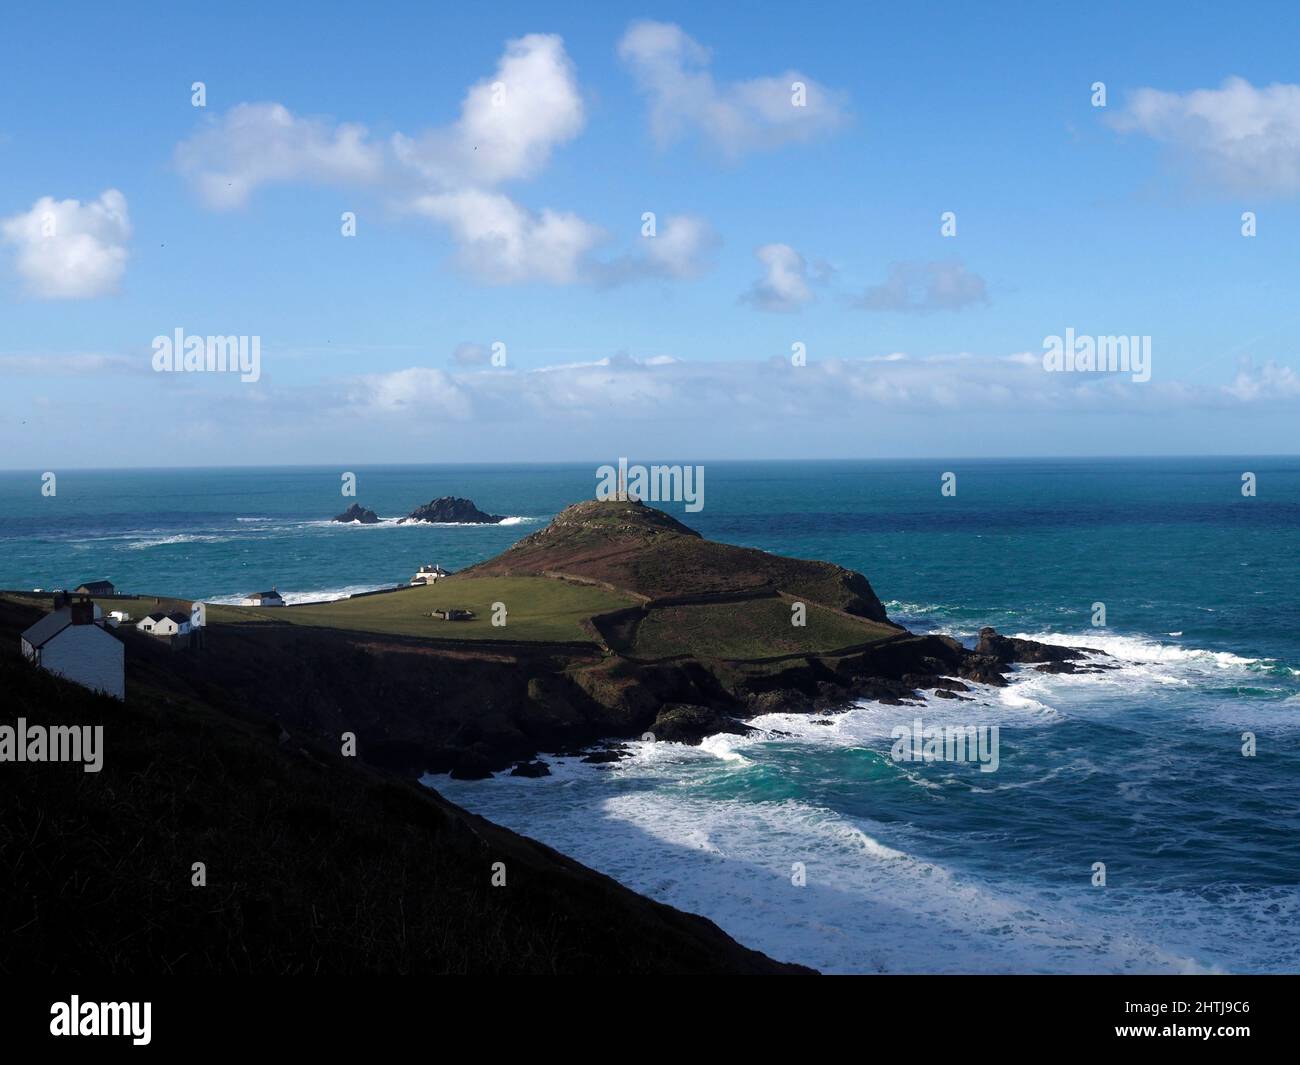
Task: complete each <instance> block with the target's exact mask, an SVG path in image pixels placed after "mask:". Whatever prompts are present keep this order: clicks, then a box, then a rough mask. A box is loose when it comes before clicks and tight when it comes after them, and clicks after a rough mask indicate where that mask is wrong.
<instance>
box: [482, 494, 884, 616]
mask: <svg viewBox="0 0 1300 1065" xmlns="http://www.w3.org/2000/svg"><path fill="white" fill-rule="evenodd" d="M463 572H464V573H465V574H470V575H488V574H492V575H514V576H523V575H537V574H551V575H558V576H564V577H569V578H576V579H581V580H589V581H595V582H597V583H600V584H605V585H609V586H613V587H614V588H617V589H619V590H622V591H628V592H632V593H634V594H636V595H639V596H643V597H645V598H646V599H651V600H655V599H665V598H675V597H683V596H688V597H694V596H708V595H728V594H741V593H754V594H762V593H774V592H785V593H787V594H789V595H792V596H798V597H803V598H806V599H809V600H812V601H813V602H817V603H821V604H822V605H824V606H829V607H833V608H835V609H838V610H842V611H844V612H846V613H849V614H853V615H856V616H858V617H862V618H868V619H870V620H872V621H879V622H887V621H888V620H889V619H888V617H887V616H886V614H885V608H884V607H883V606H882V605H881V603H880V600H879V599H878V598H877V597H876V593H875V592H874V591H873V590H872V588H871V584H870V583H869V582H868V581H867V578H866V577H864V576H862V574H860V573H855V572H854V571H852V570H848V569H845V568H844V567H843V566H836V565H832V564H831V563H829V562H812V561H806V560H804V559H797V558H785V557H783V556H781V555H771V554H768V553H767V552H765V551H758V550H756V549H754V548H750V547H735V546H733V545H731V544H722V543H717V542H715V541H712V540H706V539H704V538H703V537H702V536H700V534H699V533H697V532H695V531H694V530H693V529H690V528H688V527H687V526H685V525H683V524H682V523H681V522H679V521H677V520H676V519H675V518H673V517H672V516H671V515H668V514H665V513H664V512H663V511H661V510H655V509H654V508H652V507H648V506H646V505H645V504H644V503H639V502H634V501H632V502H620V501H615V500H610V501H596V500H586V501H584V502H582V503H575V504H574V505H573V506H571V507H566V508H565V509H564V510H563V511H561V512H560V513H559V514H558V515H556V517H555V519H554V520H553V521H552V522H551V523H550V524H549V525H548V526H547V527H546V528H545V529H542V530H540V531H538V532H535V533H533V534H532V535H530V536H526V537H524V538H523V539H522V540H520V541H519V542H518V543H516V544H515V545H514V546H513V547H510V548H509V549H507V550H506V551H503V552H502V553H501V554H500V555H497V556H496V558H493V559H489V560H488V561H487V562H483V563H480V564H479V565H477V566H472V567H470V568H469V569H468V570H465V571H463Z"/></svg>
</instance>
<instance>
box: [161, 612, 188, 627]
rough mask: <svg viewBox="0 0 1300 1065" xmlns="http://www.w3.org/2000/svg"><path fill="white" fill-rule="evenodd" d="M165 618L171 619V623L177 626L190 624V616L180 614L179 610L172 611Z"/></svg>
mask: <svg viewBox="0 0 1300 1065" xmlns="http://www.w3.org/2000/svg"><path fill="white" fill-rule="evenodd" d="M167 616H168V617H169V618H171V619H172V621H174V622H176V624H177V625H188V624H189V623H190V616H189V615H188V614H182V613H181V612H180V611H179V610H173V611H172V612H171V613H170V614H168V615H167Z"/></svg>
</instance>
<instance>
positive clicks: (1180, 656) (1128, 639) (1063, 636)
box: [1015, 629, 1272, 669]
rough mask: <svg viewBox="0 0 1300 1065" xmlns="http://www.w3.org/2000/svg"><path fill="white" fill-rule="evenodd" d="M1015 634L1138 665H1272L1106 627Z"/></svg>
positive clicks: (1217, 666)
mask: <svg viewBox="0 0 1300 1065" xmlns="http://www.w3.org/2000/svg"><path fill="white" fill-rule="evenodd" d="M1015 635H1016V637H1017V638H1019V639H1024V640H1038V641H1040V642H1042V643H1056V644H1065V645H1067V646H1070V647H1091V648H1096V649H1097V650H1099V651H1105V652H1106V653H1107V654H1108V655H1110V656H1111V657H1112V658H1115V659H1117V660H1119V661H1121V662H1129V663H1134V664H1142V665H1194V666H1198V667H1203V668H1207V669H1247V668H1249V667H1251V666H1261V665H1263V666H1268V665H1271V664H1272V660H1271V659H1266V658H1249V657H1246V656H1243V655H1237V654H1233V653H1232V652H1231V651H1209V650H1203V649H1201V648H1196V647H1184V646H1183V645H1182V644H1177V643H1164V642H1162V641H1160V640H1155V639H1151V638H1150V637H1146V636H1121V635H1119V634H1117V633H1113V632H1110V631H1109V630H1106V629H1101V630H1097V629H1093V630H1090V631H1088V632H1085V633H1063V632H1035V633H1026V632H1018V633H1015Z"/></svg>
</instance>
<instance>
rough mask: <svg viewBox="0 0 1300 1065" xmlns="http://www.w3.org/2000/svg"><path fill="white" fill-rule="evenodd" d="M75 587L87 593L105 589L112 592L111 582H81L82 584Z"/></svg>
mask: <svg viewBox="0 0 1300 1065" xmlns="http://www.w3.org/2000/svg"><path fill="white" fill-rule="evenodd" d="M77 587H78V588H85V589H86V590H87V591H90V592H94V591H103V590H104V589H105V588H107V589H109V590H112V587H113V582H112V581H82V583H81V584H79V585H77Z"/></svg>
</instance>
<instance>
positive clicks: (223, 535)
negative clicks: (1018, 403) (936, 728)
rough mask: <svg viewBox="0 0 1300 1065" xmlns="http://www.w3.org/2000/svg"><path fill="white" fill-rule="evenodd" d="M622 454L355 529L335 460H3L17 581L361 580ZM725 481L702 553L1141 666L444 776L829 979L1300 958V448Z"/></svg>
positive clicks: (125, 584) (445, 560)
mask: <svg viewBox="0 0 1300 1065" xmlns="http://www.w3.org/2000/svg"><path fill="white" fill-rule="evenodd" d="M602 461H614V460H613V458H610V459H606V460H602ZM633 461H636V460H635V459H634V460H633ZM597 465H599V463H596V462H593V463H591V464H589V465H583V466H578V465H567V466H550V465H546V466H544V465H537V466H424V467H419V466H400V467H396V466H395V467H358V468H356V469H355V470H353V471H351V472H355V473H356V474H357V477H358V491H357V495H356V498H355V501H356V502H360V503H361V504H363V505H364V506H368V507H371V508H373V509H375V510H376V511H377V512H378V513H379V514H380V515H381V516H383V517H385V518H396V517H398V516H400V515H403V514H405V513H407V512H408V511H409V510H411V509H412V508H413V507H414V506H416V505H417V504H419V503H423V502H427V501H428V500H429V499H431V498H433V497H435V496H440V495H461V496H468V497H469V498H471V499H473V500H474V501H475V502H476V503H477V504H478V505H479V506H480V507H482V508H483V509H485V510H488V511H491V512H494V513H499V514H507V515H510V516H511V521H510V523H509V524H505V525H501V526H493V527H477V526H407V525H403V526H398V525H396V524H395V523H394V522H391V521H388V522H385V523H383V524H381V525H378V526H372V527H360V526H338V525H332V524H330V523H329V522H328V518H329V517H330V516H331V515H333V514H335V513H337V512H339V511H341V510H343V509H344V508H345V507H346V506H347V505H348V504H349V503H351V502H353V501H354V500H353V499H352V498H344V497H343V496H341V495H340V491H339V486H340V483H341V482H340V475H341V473H342V472H344V471H341V470H336V469H324V468H258V469H204V470H139V471H77V470H68V471H55V472H56V473H57V477H58V480H57V494H56V495H54V496H44V495H42V494H41V471H29V472H19V473H3V474H0V586H3V587H7V588H35V587H42V588H52V587H62V586H75V585H76V584H78V583H80V582H81V581H84V580H89V579H97V578H105V577H106V578H108V579H110V580H112V581H114V582H115V583H116V584H117V585H118V586H119V588H121V589H123V590H127V591H147V592H156V593H174V594H178V595H185V596H193V597H201V598H207V599H218V600H219V599H223V598H230V597H235V596H238V595H240V594H242V593H244V592H247V591H251V590H258V589H262V588H266V587H270V586H272V585H275V586H276V587H278V588H279V589H280V590H281V591H282V592H284V593H285V594H286V595H287V596H288V597H289V598H290V599H291V601H293V600H303V599H310V598H325V597H330V596H338V595H342V594H347V593H348V592H351V591H358V590H363V589H369V588H375V587H380V586H383V585H385V584H394V583H399V582H405V581H406V580H407V579H409V577H410V575H411V574H412V573H414V572H415V570H416V569H417V568H418V566H419V564H420V563H422V562H439V563H441V564H442V565H444V566H446V567H447V568H449V569H458V568H460V567H462V566H465V565H467V564H469V563H471V562H474V561H477V560H479V559H482V558H486V557H488V556H489V555H492V554H495V553H496V552H498V551H500V550H501V549H503V548H504V547H506V546H508V545H509V544H510V543H512V542H513V541H514V540H516V539H517V538H519V537H520V536H523V535H526V534H527V533H529V532H531V531H534V530H536V529H537V528H539V527H541V525H542V524H544V523H545V522H546V521H547V520H549V518H550V517H551V516H552V515H554V514H555V513H557V512H558V511H559V510H560V509H561V508H562V507H563V506H564V505H565V504H567V503H570V502H574V501H576V500H578V499H581V498H586V497H589V496H591V495H592V494H593V492H594V488H595V483H596V474H595V470H596V466H597ZM705 472H706V477H705V506H704V509H703V510H702V511H701V512H699V513H697V514H687V513H685V512H684V511H683V508H682V506H681V505H680V504H677V505H668V506H667V507H666V509H669V510H671V511H672V512H673V513H675V514H676V516H678V517H679V518H681V519H682V520H684V521H686V522H687V524H689V525H691V526H693V527H695V528H697V529H698V530H699V531H700V532H702V533H703V534H705V535H706V536H710V537H713V538H716V539H719V540H725V541H728V542H731V543H737V544H744V545H748V546H753V547H759V548H763V549H765V550H770V551H777V552H781V553H784V554H791V555H798V556H803V557H808V558H821V559H828V560H831V561H834V562H838V563H841V564H843V565H845V566H850V567H852V568H854V569H858V570H861V571H862V572H863V573H865V574H866V575H867V576H868V577H869V578H870V580H871V582H872V584H873V586H874V587H875V589H876V592H877V594H878V595H879V596H880V598H881V599H882V600H883V601H884V602H885V603H886V606H887V608H888V610H889V612H890V614H891V616H892V617H894V619H895V620H898V621H901V622H903V623H905V624H907V625H908V626H909V627H911V628H913V629H915V630H917V631H935V632H944V633H950V634H952V635H954V636H957V637H958V638H961V639H964V640H970V639H973V638H974V637H975V635H976V633H977V632H978V629H979V628H980V626H982V625H986V624H991V625H995V626H996V627H997V628H998V629H999V630H1000V631H1002V632H1004V633H1008V634H1020V635H1026V636H1032V637H1035V638H1039V639H1048V640H1056V641H1061V642H1070V643H1076V644H1085V645H1087V646H1089V647H1095V648H1099V649H1102V650H1105V651H1107V652H1109V653H1110V655H1111V656H1113V662H1114V664H1116V665H1117V666H1118V667H1119V668H1117V669H1115V670H1111V671H1109V672H1105V673H1101V674H1094V675H1079V676H1060V675H1049V674H1043V673H1038V672H1036V671H1034V670H1033V669H1032V668H1025V669H1022V670H1021V671H1019V672H1018V673H1017V674H1016V676H1015V677H1014V679H1013V681H1012V683H1011V684H1010V685H1009V686H1008V687H1006V688H1000V689H998V688H981V689H977V690H976V691H975V692H974V694H975V696H976V699H975V700H974V701H972V702H957V701H949V700H938V699H931V700H930V701H929V702H927V704H926V705H925V706H923V707H905V708H898V707H892V708H891V707H885V706H881V705H878V704H873V703H864V704H862V705H860V706H858V707H856V708H855V709H853V710H851V711H850V712H848V713H846V714H842V715H838V716H836V717H834V718H831V719H829V723H827V720H826V719H823V720H820V721H818V720H815V719H812V718H808V717H804V716H801V715H784V714H777V715H772V716H771V717H770V718H764V719H761V720H760V721H759V722H757V724H759V725H761V726H763V727H764V728H765V729H766V730H767V732H766V734H765V735H763V736H761V737H758V738H746V739H738V738H736V737H730V736H728V737H715V738H714V739H713V740H710V741H707V742H706V743H705V744H704V745H703V746H702V747H698V748H687V747H681V746H677V745H672V744H664V743H659V744H634V745H632V757H631V758H629V759H627V760H625V761H623V762H620V763H617V764H614V765H608V766H599V765H590V764H583V763H579V762H577V761H575V760H573V759H561V760H555V759H551V761H552V763H553V765H552V769H553V775H552V776H550V777H547V778H542V779H539V780H524V779H520V778H510V777H498V778H496V779H493V780H488V781H481V782H472V783H471V782H459V781H451V780H449V779H447V778H443V777H439V778H430V779H429V783H431V784H432V785H433V786H435V787H437V788H438V789H439V790H441V791H443V792H444V793H445V794H446V795H448V797H450V798H452V799H453V800H455V801H457V802H459V803H461V804H463V805H465V806H467V807H469V808H471V809H474V810H476V811H478V812H481V813H483V814H484V815H486V816H488V817H490V818H492V819H493V820H496V821H498V822H500V823H502V824H505V825H508V826H510V827H512V828H515V829H517V830H519V831H522V832H524V833H527V834H529V835H532V836H534V837H536V838H538V839H541V840H543V841H545V842H547V843H549V844H551V845H553V846H555V847H557V848H558V849H560V850H562V851H564V852H566V853H568V854H570V855H572V856H573V857H575V858H577V859H578V860H580V861H582V862H584V863H586V864H588V865H591V866H593V867H595V868H597V869H600V870H602V871H604V872H606V873H609V874H610V875H612V876H614V877H616V878H617V879H619V880H621V881H622V882H624V883H625V884H627V885H628V886H630V887H632V888H634V889H636V890H638V891H641V892H643V893H646V894H648V895H651V896H653V897H655V898H658V899H661V900H663V901H665V902H668V903H671V904H673V905H675V906H678V907H681V908H683V909H688V910H693V911H695V912H698V913H702V914H705V915H706V916H708V917H710V918H712V919H713V920H715V921H717V922H718V923H719V924H721V925H722V926H723V927H724V928H725V929H726V930H727V931H729V932H730V933H732V934H733V935H735V936H736V937H737V938H739V939H740V940H741V941H742V942H744V943H746V944H748V945H750V946H754V947H757V948H759V949H762V950H765V951H767V952H768V953H770V954H773V955H775V956H777V957H780V958H783V959H786V960H794V961H801V962H804V963H807V964H810V965H814V966H816V967H818V968H821V969H825V970H828V971H853V972H888V971H899V972H951V971H957V972H1007V971H1034V972H1037V971H1042V972H1151V971H1171V970H1172V971H1188V972H1195V971H1203V970H1225V971H1234V972H1244V971H1251V972H1254V971H1261V972H1278V971H1289V972H1296V971H1300V934H1298V933H1297V931H1296V930H1297V928H1300V459H1293V458H1268V459H1261V458H1249V459H1230V458H1207V459H1200V458H1187V459H1140V460H1138V459H1135V460H1088V459H1062V460H1032V461H1031V460H1025V461H1010V460H1008V461H991V460H978V461H976V460H961V459H952V460H947V461H931V460H926V461H923V462H921V461H918V462H871V461H844V462H807V463H804V462H780V463H776V462H754V463H706V464H705ZM945 472H953V473H955V474H956V477H957V493H956V495H955V496H953V497H944V496H942V495H941V494H940V477H941V475H942V474H943V473H945ZM1245 472H1250V473H1253V474H1255V477H1256V479H1257V494H1256V495H1255V496H1253V497H1246V496H1243V494H1242V491H1241V486H1242V474H1243V473H1245ZM1096 603H1103V604H1104V605H1105V612H1106V624H1105V625H1104V626H1096V625H1093V624H1092V620H1093V605H1094V604H1096ZM916 718H920V719H922V720H923V722H924V724H925V725H944V724H962V725H965V724H975V725H998V726H999V730H1000V743H1001V752H1000V764H999V768H998V770H997V772H995V773H980V772H979V771H978V769H977V768H976V767H975V766H972V765H958V764H952V763H933V764H928V765H927V764H909V763H896V762H894V761H893V760H892V759H891V758H890V756H889V752H890V746H891V738H890V732H891V729H892V728H893V727H894V726H895V725H897V724H900V723H901V724H910V723H911V722H912V721H913V720H914V719H916ZM1245 733H1250V734H1252V735H1253V737H1254V742H1255V754H1254V755H1253V756H1250V757H1248V756H1246V755H1244V754H1243V744H1244V743H1245V740H1244V739H1243V734H1245ZM1096 863H1104V866H1105V874H1106V882H1105V885H1104V886H1095V885H1094V880H1095V873H1094V869H1095V866H1096ZM799 867H801V868H802V870H803V879H804V882H803V884H802V886H796V884H795V883H793V882H792V881H793V880H796V879H799V877H798V876H797V875H796V870H797V868H799Z"/></svg>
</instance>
